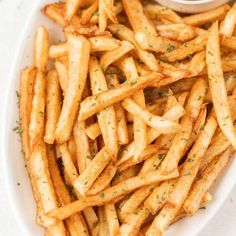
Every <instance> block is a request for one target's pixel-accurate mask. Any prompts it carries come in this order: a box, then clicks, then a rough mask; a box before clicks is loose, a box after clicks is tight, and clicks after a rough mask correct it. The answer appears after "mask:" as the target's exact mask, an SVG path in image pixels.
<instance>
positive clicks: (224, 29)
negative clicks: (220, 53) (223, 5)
mask: <svg viewBox="0 0 236 236" xmlns="http://www.w3.org/2000/svg"><path fill="white" fill-rule="evenodd" d="M235 13H236V4H234V5H233V6H232V7H231V8H230V9H229V11H228V12H227V14H226V16H225V18H224V20H223V22H222V24H221V26H220V33H221V34H223V35H225V36H228V37H230V36H232V35H233V32H234V28H235V24H236V17H235Z"/></svg>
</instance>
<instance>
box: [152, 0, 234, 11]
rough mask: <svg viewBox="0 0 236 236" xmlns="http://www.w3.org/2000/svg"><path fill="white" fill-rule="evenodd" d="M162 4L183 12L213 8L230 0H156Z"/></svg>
mask: <svg viewBox="0 0 236 236" xmlns="http://www.w3.org/2000/svg"><path fill="white" fill-rule="evenodd" d="M155 1H156V2H159V3H160V4H161V5H163V6H166V7H169V8H172V9H173V10H175V11H178V12H182V13H198V12H203V11H208V10H211V9H213V8H215V7H218V6H220V5H222V4H224V3H226V2H229V1H230V0H155Z"/></svg>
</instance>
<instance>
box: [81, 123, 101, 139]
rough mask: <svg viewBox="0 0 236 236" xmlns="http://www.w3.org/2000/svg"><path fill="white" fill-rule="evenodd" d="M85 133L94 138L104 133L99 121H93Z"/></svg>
mask: <svg viewBox="0 0 236 236" xmlns="http://www.w3.org/2000/svg"><path fill="white" fill-rule="evenodd" d="M85 133H86V134H87V135H88V137H89V138H91V139H93V140H94V139H96V138H97V137H98V136H100V135H101V134H102V133H101V129H100V126H99V124H98V123H93V124H92V125H90V126H88V127H87V128H86V129H85Z"/></svg>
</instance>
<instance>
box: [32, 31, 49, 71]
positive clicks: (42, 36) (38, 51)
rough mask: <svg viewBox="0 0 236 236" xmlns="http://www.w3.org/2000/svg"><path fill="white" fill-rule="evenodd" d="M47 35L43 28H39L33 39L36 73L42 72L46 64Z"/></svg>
mask: <svg viewBox="0 0 236 236" xmlns="http://www.w3.org/2000/svg"><path fill="white" fill-rule="evenodd" d="M48 48H49V35H48V32H47V31H46V29H45V28H44V27H39V28H38V30H37V33H36V37H35V45H34V50H35V52H34V63H35V66H36V67H37V69H38V71H42V72H44V71H45V70H46V67H47V63H48Z"/></svg>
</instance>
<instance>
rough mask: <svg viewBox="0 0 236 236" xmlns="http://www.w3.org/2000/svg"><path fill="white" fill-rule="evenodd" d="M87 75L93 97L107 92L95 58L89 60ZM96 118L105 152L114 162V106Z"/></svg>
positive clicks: (115, 154) (116, 136)
mask: <svg viewBox="0 0 236 236" xmlns="http://www.w3.org/2000/svg"><path fill="white" fill-rule="evenodd" d="M89 75H90V82H91V88H92V93H93V95H97V94H99V93H101V92H103V91H107V90H108V86H107V83H106V78H105V76H104V74H103V72H102V69H101V67H100V65H99V62H98V61H97V59H96V58H95V57H91V59H90V63H89ZM97 118H98V123H99V126H100V129H101V133H102V137H103V140H104V143H105V146H106V148H107V151H108V152H109V153H110V155H111V157H112V159H113V160H116V156H117V153H118V133H117V122H116V113H115V109H114V106H110V107H107V108H106V109H104V110H102V111H100V112H99V114H97Z"/></svg>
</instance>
